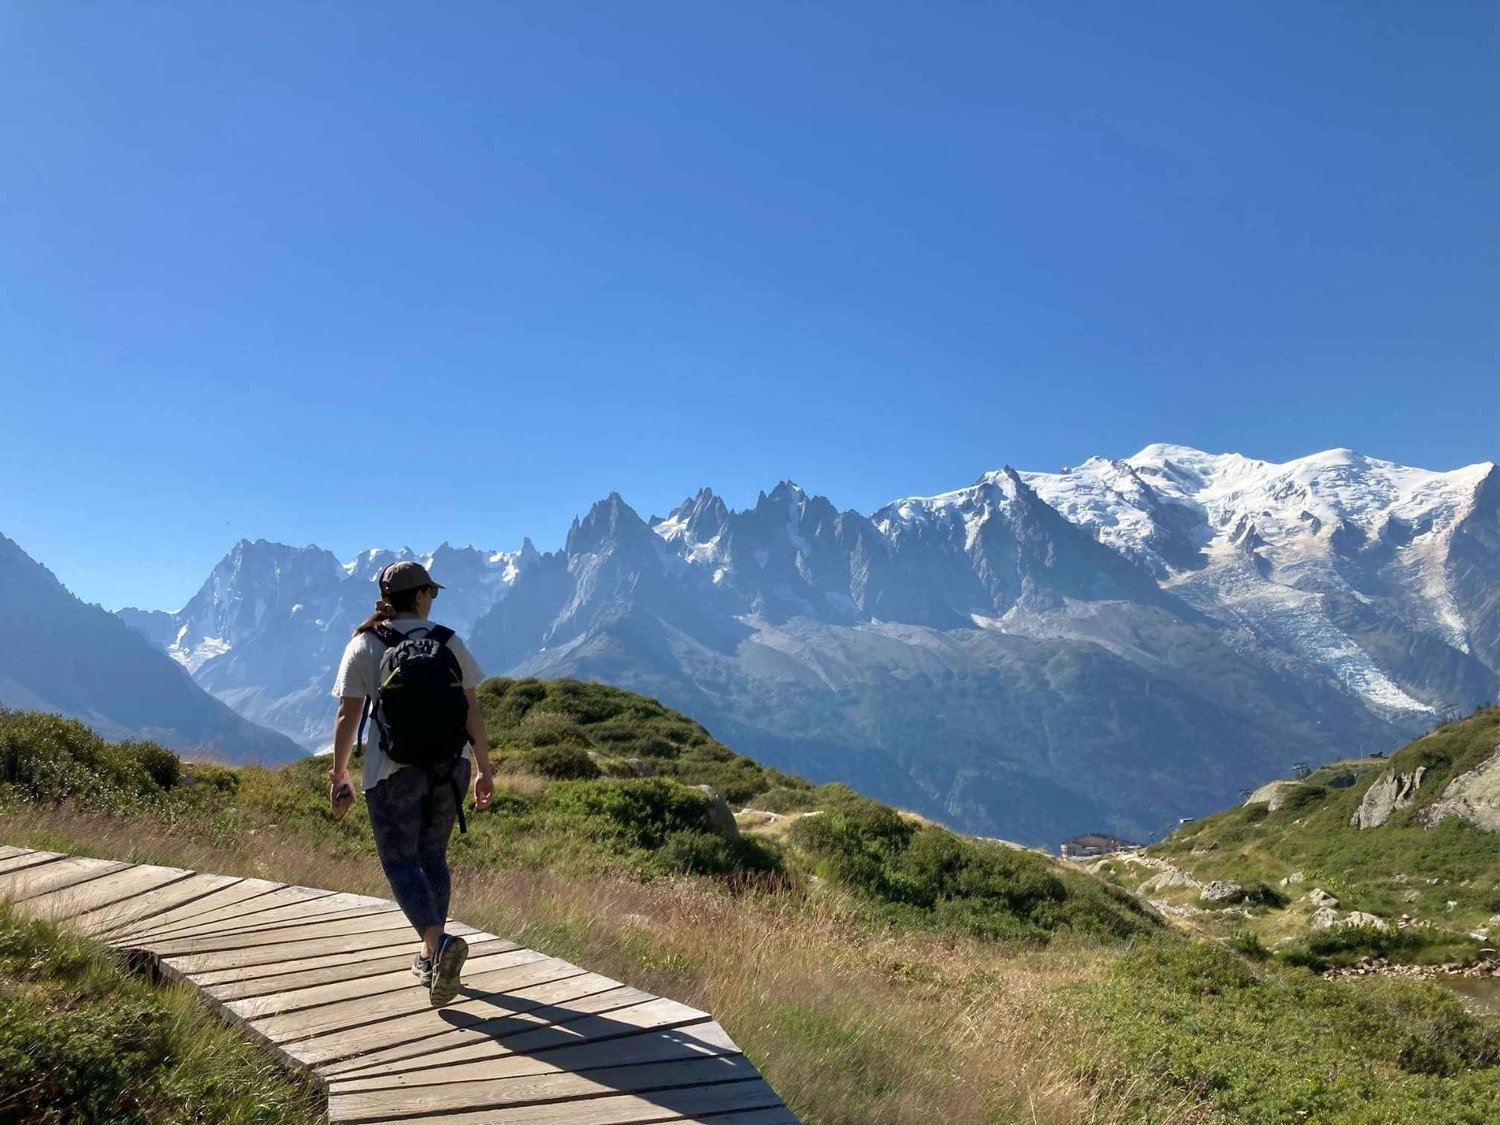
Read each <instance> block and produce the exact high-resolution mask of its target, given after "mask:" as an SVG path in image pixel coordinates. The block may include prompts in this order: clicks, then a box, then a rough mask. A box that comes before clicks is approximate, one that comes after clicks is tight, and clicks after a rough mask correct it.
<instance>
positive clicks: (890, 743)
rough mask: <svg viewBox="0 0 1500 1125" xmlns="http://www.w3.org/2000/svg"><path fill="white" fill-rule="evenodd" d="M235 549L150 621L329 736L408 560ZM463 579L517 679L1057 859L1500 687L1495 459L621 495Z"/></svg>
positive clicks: (248, 705)
mask: <svg viewBox="0 0 1500 1125" xmlns="http://www.w3.org/2000/svg"><path fill="white" fill-rule="evenodd" d="M236 552H237V553H238V557H237V554H236V553H232V554H231V556H230V557H229V558H227V559H226V560H225V562H224V563H222V564H221V565H220V567H219V568H218V569H216V571H215V575H214V576H213V577H211V578H210V581H209V582H208V583H207V584H206V585H205V587H204V590H203V591H202V592H201V593H200V595H199V597H198V598H195V599H194V602H193V603H192V604H190V605H189V606H188V607H187V608H186V609H185V610H184V611H183V612H182V613H181V614H177V615H174V616H172V617H171V618H170V620H165V619H162V618H161V617H160V616H159V615H139V614H137V615H135V616H134V617H132V620H133V621H134V623H136V624H137V626H138V627H139V628H141V629H142V630H143V631H146V632H148V633H149V634H150V635H152V636H155V637H157V638H158V640H159V642H160V643H163V644H164V645H167V646H169V647H170V648H171V649H172V651H173V652H174V654H175V655H177V657H178V658H179V660H181V661H182V662H183V663H184V664H185V665H187V666H190V667H191V666H193V663H194V661H198V663H197V665H196V670H195V672H194V675H195V676H196V677H197V678H198V679H199V682H200V683H203V684H205V686H208V687H209V688H210V690H212V691H214V692H215V694H218V695H219V696H220V698H222V699H225V700H226V701H227V702H230V703H232V704H233V705H235V706H237V707H239V708H241V709H242V710H243V711H244V713H246V714H252V715H254V716H256V717H257V718H259V719H261V720H262V721H265V722H267V723H269V724H271V725H273V726H277V727H278V729H282V730H286V731H288V732H289V733H294V735H295V736H296V737H299V738H301V739H302V740H303V741H304V743H305V744H307V745H315V744H318V743H321V742H324V741H326V739H327V733H326V732H327V729H328V727H327V724H328V722H329V721H330V717H331V713H332V705H331V701H330V700H328V699H327V698H326V694H325V693H326V691H327V685H328V683H329V681H330V679H331V675H332V666H333V663H334V662H335V661H336V659H337V655H338V651H339V650H340V649H341V647H342V644H343V641H344V639H345V638H346V637H347V635H348V632H349V629H350V628H352V626H353V624H354V623H355V622H356V621H357V620H358V619H359V618H360V617H362V616H363V614H364V613H365V612H367V611H368V606H369V604H370V602H371V600H372V598H371V584H370V583H369V578H370V577H371V576H373V574H374V573H375V572H376V570H378V568H379V566H380V565H383V564H384V562H386V561H389V559H390V558H393V557H395V556H392V555H389V554H381V553H378V552H377V553H372V554H370V555H362V556H360V557H359V558H357V559H355V560H354V561H353V562H352V563H348V564H344V565H343V566H339V564H337V563H336V562H335V561H334V560H333V559H332V558H331V556H327V555H326V553H325V552H320V551H317V549H315V548H306V549H303V550H301V551H295V552H293V551H291V549H290V548H275V547H273V546H272V545H269V544H241V545H240V547H238V548H236ZM247 552H252V553H256V554H257V555H258V557H256V558H254V559H251V558H248V557H245V556H246V554H247ZM278 552H291V554H281V553H278ZM293 556H295V560H294V559H293ZM432 567H433V570H434V574H435V575H436V576H437V577H438V579H439V581H443V582H445V583H447V584H448V585H449V586H450V590H449V591H447V592H445V594H444V597H445V598H446V599H448V600H447V601H445V602H440V603H439V612H438V616H440V617H442V618H443V619H444V620H445V621H446V622H447V623H449V624H452V625H454V626H455V627H456V628H459V629H460V630H461V631H463V632H465V633H466V634H467V635H468V636H469V640H470V645H471V648H473V649H474V651H475V653H476V655H477V656H478V657H479V659H480V661H481V663H482V664H484V666H485V667H486V669H487V670H488V671H490V672H492V673H504V674H516V675H526V674H535V675H579V676H585V677H597V678H601V679H605V680H609V681H611V682H615V683H619V684H621V685H623V686H626V687H631V688H634V689H637V690H642V691H646V692H648V693H650V694H653V695H656V696H658V697H659V698H661V699H662V700H663V701H664V702H667V703H669V704H670V705H672V706H674V707H677V708H679V709H682V710H684V711H686V712H687V713H689V714H692V715H693V716H694V717H695V718H698V719H699V720H700V721H702V722H704V723H706V724H708V725H709V726H710V728H711V729H713V730H714V731H715V733H716V734H718V735H719V736H720V737H722V738H725V739H726V740H727V741H729V742H730V743H731V744H733V745H736V746H738V747H740V748H741V749H743V750H744V751H745V752H747V753H751V754H755V755H756V756H758V757H761V758H763V759H765V760H766V761H768V762H771V763H773V764H775V765H779V766H782V767H783V768H787V769H791V770H794V771H797V772H801V773H804V774H806V775H808V776H810V777H814V778H817V779H820V780H844V781H848V782H850V783H852V784H855V785H856V786H858V787H859V788H862V789H864V790H866V791H868V792H871V793H872V794H875V795H877V796H880V797H882V798H885V799H888V800H891V801H893V802H896V803H898V804H903V805H905V806H908V807H912V808H915V809H917V810H919V811H923V812H927V813H929V814H932V815H935V816H938V817H941V818H943V819H945V820H947V821H949V822H950V823H954V824H956V825H959V826H962V827H966V828H969V829H971V830H974V831H980V832H985V833H993V834H996V835H1003V836H1007V837H1011V838H1018V839H1026V840H1038V841H1045V840H1055V839H1057V838H1058V837H1059V836H1060V835H1066V834H1069V833H1070V832H1072V831H1074V830H1084V829H1108V830H1113V831H1115V832H1117V833H1120V834H1123V835H1130V834H1144V833H1146V832H1148V831H1150V830H1152V829H1154V828H1157V827H1159V826H1161V825H1162V824H1164V823H1167V822H1169V821H1170V820H1172V819H1173V818H1175V817H1178V816H1183V815H1191V814H1193V813H1196V812H1199V811H1201V810H1202V809H1204V808H1211V807H1220V806H1221V805H1222V804H1223V803H1225V801H1227V800H1229V799H1232V798H1233V796H1234V793H1235V792H1236V791H1237V790H1238V789H1239V788H1241V787H1243V786H1245V785H1249V784H1251V783H1253V782H1256V781H1258V780H1260V779H1262V778H1263V777H1265V776H1272V775H1276V774H1280V773H1284V772H1285V770H1286V768H1287V767H1288V765H1289V763H1290V762H1291V761H1294V760H1298V759H1306V760H1314V759H1320V758H1322V759H1326V758H1331V757H1334V756H1336V755H1340V754H1344V753H1348V752H1351V751H1359V750H1361V749H1364V750H1372V749H1379V748H1384V747H1387V746H1391V745H1395V744H1398V743H1399V742H1400V741H1401V740H1402V739H1403V738H1405V737H1407V736H1408V735H1410V734H1411V733H1412V732H1414V731H1417V730H1420V729H1421V728H1422V727H1423V726H1425V725H1427V724H1429V723H1430V722H1431V721H1432V719H1433V717H1434V716H1435V715H1436V714H1437V713H1438V711H1439V710H1440V709H1442V708H1443V707H1444V706H1445V705H1446V704H1448V703H1450V702H1451V703H1454V704H1457V705H1458V706H1459V707H1469V706H1472V705H1474V704H1477V703H1480V702H1485V701H1489V700H1492V699H1493V698H1495V696H1496V693H1497V685H1500V676H1497V669H1500V597H1497V595H1496V593H1495V590H1496V589H1497V579H1500V473H1497V470H1496V469H1495V468H1494V467H1493V466H1491V465H1479V466H1474V467H1472V468H1469V469H1463V470H1458V471H1456V472H1451V473H1432V472H1427V471H1424V470H1419V469H1409V468H1404V467H1402V466H1398V465H1394V464H1391V463H1390V462H1384V461H1377V460H1374V459H1371V458H1366V457H1361V456H1360V455H1358V454H1353V453H1349V452H1348V451H1343V450H1339V451H1333V452H1331V453H1324V454H1318V455H1315V456H1313V457H1308V458H1303V459H1301V460H1298V461H1293V462H1289V463H1287V464H1284V465H1274V464H1269V463H1266V462H1259V461H1252V460H1249V459H1247V458H1243V457H1239V456H1236V455H1213V454H1206V453H1202V452H1199V451H1196V450H1191V449H1187V448H1185V447H1180V446H1150V447H1148V448H1147V449H1145V450H1143V451H1142V452H1141V453H1139V454H1137V455H1136V456H1134V457H1131V458H1127V459H1125V460H1123V461H1106V460H1102V459H1094V460H1091V461H1089V462H1086V463H1085V464H1084V465H1081V466H1079V467H1078V468H1077V469H1073V470H1068V471H1065V472H1062V473H1053V474H1045V473H1024V472H1017V471H1014V470H1011V469H1008V468H1006V469H1002V470H999V471H997V472H994V473H989V474H986V475H985V476H984V477H981V478H980V479H979V480H978V481H976V482H975V483H974V484H973V485H970V486H968V487H967V488H962V489H958V490H956V491H953V492H949V493H945V494H942V495H939V496H933V497H914V498H908V499H904V500H898V501H894V502H893V503H891V504H889V505H887V506H886V507H884V508H882V509H880V510H879V511H877V512H875V513H873V514H871V515H863V514H860V513H858V512H852V511H842V512H841V511H838V510H837V509H836V508H834V506H833V505H832V504H830V503H829V502H828V501H827V500H826V499H824V498H822V497H819V496H814V495H809V494H807V493H806V492H804V491H803V490H802V489H800V488H798V487H797V486H796V485H794V484H791V483H790V482H783V483H782V484H780V485H778V486H777V487H776V488H775V489H773V490H772V491H771V492H770V493H769V494H766V493H763V494H761V495H760V497H759V498H758V499H757V501H756V503H755V504H754V505H753V506H752V507H751V508H749V509H747V510H745V511H735V510H733V509H731V508H730V507H729V506H728V505H727V504H726V503H725V502H724V501H723V499H722V498H720V497H718V496H716V495H715V494H714V493H713V492H711V491H710V490H707V489H704V490H703V491H701V492H699V493H698V494H697V495H695V496H692V497H690V498H688V499H687V500H685V501H684V502H683V503H682V504H681V505H679V506H678V507H677V508H676V509H675V510H674V511H672V512H671V513H669V514H668V515H667V516H665V517H652V518H651V519H649V520H648V519H642V518H641V517H640V516H639V515H638V514H637V513H636V512H635V511H634V510H633V509H631V507H630V506H629V505H628V504H627V503H626V502H625V501H624V499H623V498H621V497H620V496H618V495H612V496H610V497H609V498H608V499H606V500H604V501H601V502H600V503H599V504H597V505H595V506H594V508H593V509H592V510H591V511H590V512H589V513H588V514H587V515H586V516H585V517H583V518H582V519H579V520H575V522H574V524H573V527H572V528H571V530H570V532H569V534H568V538H567V542H566V544H565V545H564V547H563V548H562V549H561V550H559V551H556V552H551V553H547V554H540V553H538V552H536V551H535V549H534V548H532V547H531V545H530V543H529V542H528V543H527V544H526V546H525V548H524V549H523V551H522V552H519V553H518V554H516V555H514V556H510V555H503V554H494V555H491V554H485V553H482V552H476V551H468V552H463V551H459V552H452V553H451V554H450V555H443V553H442V552H441V551H440V552H439V553H437V554H436V555H434V556H433V557H432ZM334 570H337V571H338V574H339V575H342V578H339V577H337V576H334V577H332V578H330V575H332V574H333V571H334ZM221 572H222V573H221ZM461 599H469V600H468V601H462V600H461ZM444 610H448V611H449V612H448V614H447V615H446V616H444V612H443V611H444ZM268 623H269V624H268ZM471 626H472V628H471ZM318 638H322V639H321V640H319V639H318ZM220 646H223V647H222V650H220ZM200 656H201V657H203V659H201V660H200V659H199V658H200Z"/></svg>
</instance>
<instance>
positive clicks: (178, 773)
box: [120, 742, 182, 789]
mask: <svg viewBox="0 0 1500 1125" xmlns="http://www.w3.org/2000/svg"><path fill="white" fill-rule="evenodd" d="M120 749H121V750H122V751H128V752H132V753H134V754H135V756H136V759H137V760H138V761H139V762H140V765H141V769H142V770H144V771H145V774H146V776H147V777H149V778H150V779H151V782H152V784H153V785H155V786H156V787H157V788H158V789H171V788H173V787H174V786H175V785H176V784H177V782H178V780H179V779H180V778H181V777H182V759H181V758H179V757H178V756H177V755H176V754H174V753H172V751H170V750H168V749H166V748H165V747H163V746H158V745H156V743H154V742H126V743H121V745H120Z"/></svg>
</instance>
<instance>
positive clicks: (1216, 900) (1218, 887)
mask: <svg viewBox="0 0 1500 1125" xmlns="http://www.w3.org/2000/svg"><path fill="white" fill-rule="evenodd" d="M1198 898H1199V900H1200V901H1201V902H1206V903H1209V904H1211V905H1213V906H1232V905H1233V904H1234V903H1236V902H1242V901H1244V898H1245V888H1244V887H1242V886H1240V885H1239V884H1238V883H1225V882H1222V881H1220V880H1218V879H1215V880H1214V881H1213V882H1212V883H1209V884H1208V885H1207V886H1205V887H1204V888H1203V890H1202V892H1200V893H1199V895H1198Z"/></svg>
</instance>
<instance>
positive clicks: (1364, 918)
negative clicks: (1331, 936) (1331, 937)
mask: <svg viewBox="0 0 1500 1125" xmlns="http://www.w3.org/2000/svg"><path fill="white" fill-rule="evenodd" d="M1339 925H1340V926H1374V927H1375V928H1376V929H1377V930H1388V929H1390V928H1391V924H1390V923H1389V922H1387V921H1386V920H1385V919H1384V918H1382V917H1380V916H1379V915H1377V914H1366V913H1365V912H1364V911H1363V910H1351V911H1349V913H1348V914H1345V915H1344V919H1343V921H1341V922H1340V923H1339Z"/></svg>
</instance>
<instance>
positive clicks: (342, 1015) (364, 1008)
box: [250, 958, 583, 1043]
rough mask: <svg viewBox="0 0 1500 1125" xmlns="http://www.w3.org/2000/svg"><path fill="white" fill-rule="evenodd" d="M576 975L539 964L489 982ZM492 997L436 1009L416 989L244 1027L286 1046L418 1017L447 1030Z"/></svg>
mask: <svg viewBox="0 0 1500 1125" xmlns="http://www.w3.org/2000/svg"><path fill="white" fill-rule="evenodd" d="M582 973H583V970H582V969H580V968H578V966H576V965H570V964H568V963H567V962H566V961H557V960H556V959H555V958H544V959H542V960H540V961H535V962H532V963H531V964H527V965H518V966H516V967H514V968H510V969H500V970H497V971H496V972H494V973H492V974H491V976H492V977H494V978H495V979H496V980H497V981H498V980H500V979H502V978H503V979H504V980H506V981H511V982H516V983H517V984H532V983H541V982H544V981H552V980H558V979H562V978H565V977H569V976H579V975H581V974H582ZM407 979H408V981H410V982H411V983H412V984H415V983H416V982H415V979H414V978H411V977H408V978H407ZM460 995H462V994H460ZM498 995H500V994H499V993H488V994H486V995H483V996H480V997H471V998H468V999H464V1000H459V1001H455V1002H454V1003H452V1004H449V1005H447V1006H446V1007H444V1008H441V1009H436V1008H433V1007H432V1006H431V1005H430V1004H429V1003H428V1000H427V997H426V995H425V994H424V993H423V992H422V991H421V990H420V989H418V988H404V989H401V990H400V991H396V992H388V993H384V994H382V995H380V996H372V997H365V998H361V999H357V1000H352V1001H347V1002H344V1003H337V1004H329V1005H324V1006H323V1007H320V1008H314V1009H311V1010H306V1011H297V1012H289V1013H287V1014H286V1015H273V1016H268V1017H265V1018H264V1019H259V1018H257V1019H252V1020H251V1021H250V1022H251V1024H252V1025H253V1026H254V1027H255V1028H256V1029H257V1030H258V1031H260V1033H261V1034H263V1035H265V1036H266V1038H268V1039H271V1040H272V1041H274V1042H276V1043H291V1042H295V1041H297V1040H299V1039H309V1038H311V1037H312V1036H315V1035H325V1034H327V1033H328V1032H331V1031H340V1030H347V1029H349V1028H355V1027H361V1026H363V1025H365V1024H370V1023H376V1022H378V1021H381V1020H386V1019H391V1018H394V1017H397V1016H406V1015H422V1016H426V1017H427V1018H429V1019H431V1020H433V1021H435V1022H437V1023H438V1024H439V1025H440V1026H452V1021H453V1017H454V1016H455V1015H458V1014H461V1013H472V1012H474V1011H475V1010H476V1009H479V1008H489V1009H493V1007H494V1003H493V1000H494V998H495V997H496V996H498ZM439 1011H441V1012H443V1013H445V1014H446V1018H445V1019H439V1016H438V1012H439Z"/></svg>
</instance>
